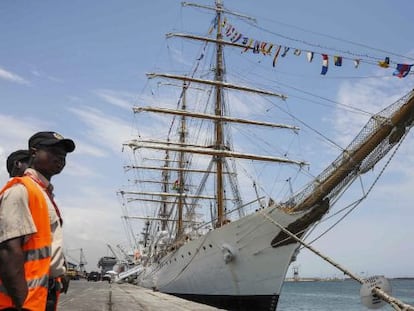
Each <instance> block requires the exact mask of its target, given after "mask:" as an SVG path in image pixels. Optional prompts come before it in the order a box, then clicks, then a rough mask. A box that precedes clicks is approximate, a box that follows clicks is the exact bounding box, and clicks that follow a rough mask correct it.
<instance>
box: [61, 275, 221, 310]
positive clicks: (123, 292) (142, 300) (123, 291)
mask: <svg viewBox="0 0 414 311" xmlns="http://www.w3.org/2000/svg"><path fill="white" fill-rule="evenodd" d="M121 310H122V311H159V310H174V311H213V310H221V309H217V308H214V307H210V306H206V305H203V304H200V303H195V302H192V301H188V300H185V299H181V298H178V297H175V296H172V295H167V294H163V293H160V292H154V291H153V290H150V289H146V288H142V287H139V286H135V285H132V284H128V283H123V284H117V283H108V282H106V281H98V282H93V281H91V282H88V281H86V280H83V279H82V280H72V281H71V282H70V284H69V290H68V292H67V294H62V295H61V296H60V299H59V304H58V311H121Z"/></svg>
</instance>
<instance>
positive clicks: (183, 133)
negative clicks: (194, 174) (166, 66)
mask: <svg viewBox="0 0 414 311" xmlns="http://www.w3.org/2000/svg"><path fill="white" fill-rule="evenodd" d="M187 88H188V86H187V83H186V82H184V85H183V97H182V101H181V109H182V110H186V109H187V105H186V93H187ZM186 132H187V128H186V116H185V115H183V116H181V124H180V133H179V134H180V137H179V141H180V143H181V144H184V143H185V140H186ZM184 157H185V153H184V151H181V152H180V153H179V160H178V166H179V171H178V185H177V186H178V187H177V191H178V193H179V194H180V196H179V197H178V205H177V209H178V223H177V238H179V237H181V235H182V234H183V230H184V227H183V208H184V200H185V198H184V197H183V193H184V188H185V187H184V182H185V178H184V160H185V158H184Z"/></svg>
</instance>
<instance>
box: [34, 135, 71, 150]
mask: <svg viewBox="0 0 414 311" xmlns="http://www.w3.org/2000/svg"><path fill="white" fill-rule="evenodd" d="M57 144H61V145H62V146H64V148H65V150H66V152H72V151H73V150H75V143H74V142H73V140H72V139H69V138H64V137H63V136H62V135H60V134H59V133H56V132H38V133H36V134H34V135H33V136H32V137H30V138H29V148H36V147H41V146H53V145H57Z"/></svg>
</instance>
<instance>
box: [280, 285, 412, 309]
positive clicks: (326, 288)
mask: <svg viewBox="0 0 414 311" xmlns="http://www.w3.org/2000/svg"><path fill="white" fill-rule="evenodd" d="M390 282H391V286H392V296H394V297H396V298H398V299H400V300H402V301H403V302H404V303H407V304H411V305H414V279H391V280H390ZM360 288H361V286H360V284H359V283H357V282H356V281H353V280H346V281H315V282H285V283H284V285H283V289H282V294H281V296H280V300H279V304H278V308H277V310H278V311H301V310H307V311H308V310H309V311H328V310H329V311H333V310H335V311H345V310H346V311H360V310H361V311H362V310H365V311H366V310H370V309H368V308H366V307H364V306H363V305H362V303H361V298H360V295H359V291H360ZM379 310H387V311H388V310H394V309H393V308H392V307H391V306H389V305H388V304H387V305H386V306H384V307H383V308H381V309H379Z"/></svg>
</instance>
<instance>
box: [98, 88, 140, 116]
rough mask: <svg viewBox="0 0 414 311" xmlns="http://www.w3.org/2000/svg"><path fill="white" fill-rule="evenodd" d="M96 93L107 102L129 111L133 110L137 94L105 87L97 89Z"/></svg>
mask: <svg viewBox="0 0 414 311" xmlns="http://www.w3.org/2000/svg"><path fill="white" fill-rule="evenodd" d="M94 93H95V95H97V96H98V97H99V98H101V99H103V100H104V101H105V102H107V103H109V104H111V105H114V106H116V107H120V108H122V109H126V110H128V111H131V107H132V106H133V102H134V98H135V95H134V94H131V93H127V92H117V91H112V90H104V89H101V90H96V91H94Z"/></svg>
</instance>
